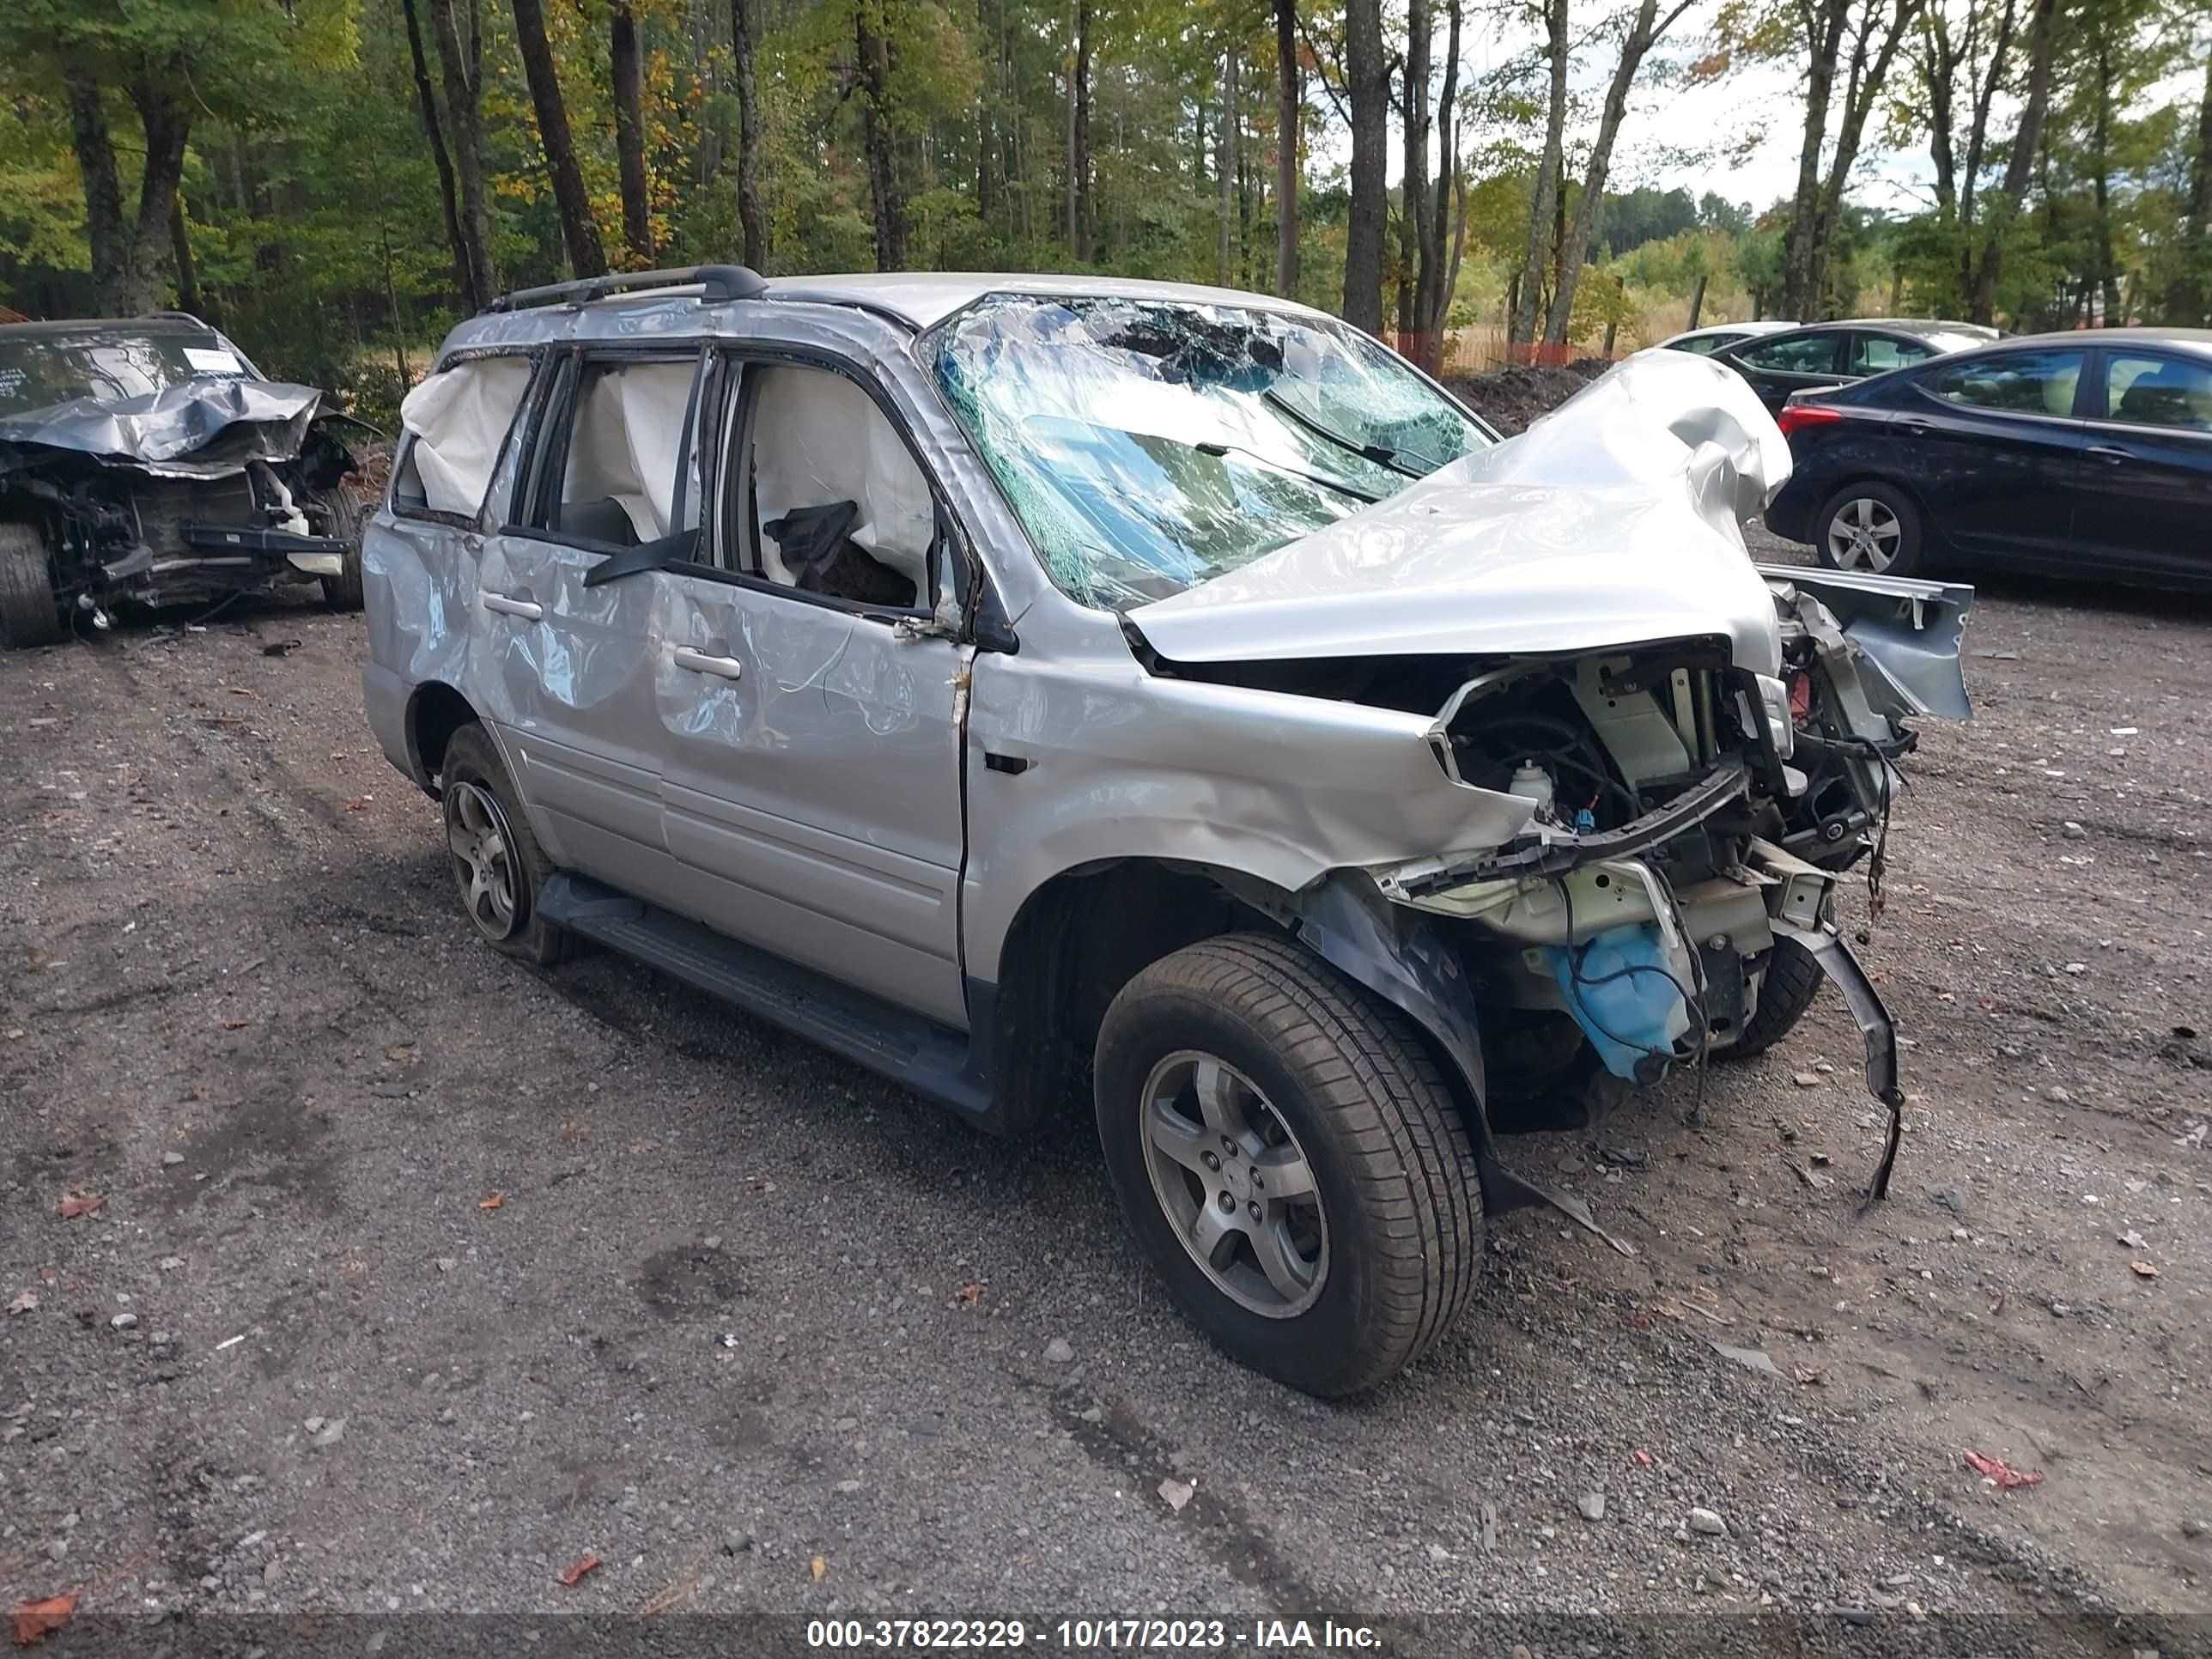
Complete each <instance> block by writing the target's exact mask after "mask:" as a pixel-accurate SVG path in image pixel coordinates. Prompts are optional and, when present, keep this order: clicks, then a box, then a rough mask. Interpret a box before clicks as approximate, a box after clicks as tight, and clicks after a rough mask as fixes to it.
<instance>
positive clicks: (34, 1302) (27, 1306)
mask: <svg viewBox="0 0 2212 1659" xmlns="http://www.w3.org/2000/svg"><path fill="white" fill-rule="evenodd" d="M38 1305H39V1293H38V1292H37V1291H24V1292H23V1293H22V1294H21V1296H19V1297H16V1298H15V1300H14V1301H13V1302H10V1303H9V1304H8V1311H9V1313H11V1314H27V1313H29V1312H30V1311H31V1310H33V1309H34V1308H36V1307H37V1306H38Z"/></svg>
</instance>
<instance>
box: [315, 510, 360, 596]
mask: <svg viewBox="0 0 2212 1659" xmlns="http://www.w3.org/2000/svg"><path fill="white" fill-rule="evenodd" d="M309 499H310V500H312V501H314V502H315V503H316V504H317V505H318V506H319V507H321V508H322V509H323V514H324V522H325V525H326V526H328V527H327V528H326V529H325V531H324V532H323V533H324V534H325V535H326V536H340V537H343V538H344V539H345V544H346V545H345V551H344V553H343V554H342V555H341V556H340V563H339V566H338V574H337V575H335V576H322V577H319V578H317V580H319V581H320V582H321V584H322V588H323V603H324V605H327V606H328V607H329V608H330V609H331V610H332V611H358V610H360V609H361V607H362V599H363V595H362V580H361V534H362V525H363V523H364V521H365V520H367V519H368V511H369V509H368V501H366V500H365V499H364V498H363V497H362V495H360V494H359V492H357V491H356V489H354V488H353V486H352V485H350V484H347V483H335V484H332V485H331V487H330V488H329V489H318V490H315V491H313V492H312V494H311V495H310V496H309Z"/></svg>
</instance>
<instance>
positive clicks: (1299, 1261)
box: [1138, 1049, 1328, 1319]
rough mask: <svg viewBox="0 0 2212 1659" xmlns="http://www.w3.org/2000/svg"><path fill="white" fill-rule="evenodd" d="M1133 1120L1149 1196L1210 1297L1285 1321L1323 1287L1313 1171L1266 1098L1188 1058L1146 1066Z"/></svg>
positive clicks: (1212, 1064)
mask: <svg viewBox="0 0 2212 1659" xmlns="http://www.w3.org/2000/svg"><path fill="white" fill-rule="evenodd" d="M1138 1110H1139V1112H1140V1113H1141V1114H1142V1115H1143V1121H1142V1123H1141V1125H1140V1127H1141V1129H1142V1131H1143V1135H1144V1146H1145V1169H1146V1173H1147V1174H1148V1175H1150V1176H1151V1177H1152V1195H1153V1197H1154V1198H1156V1199H1157V1200H1158V1201H1159V1206H1160V1209H1161V1211H1162V1212H1163V1213H1164V1214H1165V1216H1166V1217H1167V1218H1168V1223H1169V1225H1170V1226H1171V1227H1173V1228H1174V1230H1175V1233H1176V1237H1177V1238H1179V1239H1181V1240H1182V1247H1183V1249H1185V1250H1187V1251H1188V1252H1189V1253H1190V1259H1191V1260H1192V1261H1194V1262H1196V1263H1197V1264H1198V1267H1199V1270H1200V1272H1202V1273H1205V1275H1206V1278H1207V1279H1211V1280H1212V1283H1213V1286H1214V1288H1215V1289H1216V1290H1218V1291H1220V1292H1221V1293H1222V1294H1223V1295H1224V1296H1225V1297H1229V1298H1230V1300H1231V1301H1232V1302H1235V1303H1236V1304H1237V1305H1238V1306H1239V1307H1243V1308H1247V1309H1249V1310H1251V1311H1252V1312H1254V1313H1256V1314H1260V1315H1262V1316H1266V1317H1267V1318H1270V1319H1290V1318H1294V1317H1295V1316H1297V1315H1299V1314H1302V1313H1304V1311H1305V1310H1307V1309H1309V1308H1310V1307H1311V1306H1313V1304H1314V1303H1315V1301H1316V1299H1317V1298H1318V1297H1320V1295H1321V1292H1322V1286H1323V1285H1325V1284H1327V1283H1328V1218H1327V1216H1326V1214H1325V1213H1324V1212H1323V1211H1322V1202H1321V1194H1320V1192H1319V1190H1318V1188H1317V1187H1316V1183H1315V1180H1314V1169H1313V1165H1312V1164H1311V1163H1310V1162H1309V1161H1308V1159H1307V1158H1306V1155H1305V1151H1304V1148H1303V1147H1301V1146H1299V1145H1298V1140H1297V1136H1296V1135H1294V1134H1292V1133H1291V1128H1290V1126H1289V1125H1288V1124H1287V1123H1285V1121H1283V1118H1282V1115H1281V1114H1280V1113H1279V1112H1278V1111H1276V1110H1275V1109H1274V1107H1273V1105H1272V1104H1271V1103H1269V1102H1268V1099H1267V1096H1266V1095H1264V1094H1263V1093H1261V1091H1260V1090H1259V1089H1258V1088H1257V1087H1255V1085H1254V1084H1253V1083H1252V1081H1251V1079H1249V1078H1247V1077H1245V1076H1244V1075H1243V1073H1241V1072H1238V1071H1237V1069H1236V1068H1235V1067H1234V1066H1230V1065H1228V1064H1226V1063H1225V1062H1224V1061H1223V1060H1220V1059H1218V1058H1217V1057H1216V1056H1214V1055H1212V1054H1204V1053H1201V1052H1200V1051H1198V1050H1196V1049H1182V1050H1180V1051H1178V1052H1177V1053H1175V1054H1170V1055H1169V1056H1168V1057H1167V1058H1166V1059H1165V1060H1162V1061H1160V1063H1159V1064H1158V1065H1157V1066H1154V1067H1152V1075H1151V1076H1150V1077H1149V1078H1147V1079H1146V1081H1145V1090H1144V1094H1143V1097H1142V1099H1141V1101H1140V1102H1139V1107H1138Z"/></svg>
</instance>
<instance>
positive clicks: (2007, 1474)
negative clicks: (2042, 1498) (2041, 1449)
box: [1966, 1451, 2043, 1492]
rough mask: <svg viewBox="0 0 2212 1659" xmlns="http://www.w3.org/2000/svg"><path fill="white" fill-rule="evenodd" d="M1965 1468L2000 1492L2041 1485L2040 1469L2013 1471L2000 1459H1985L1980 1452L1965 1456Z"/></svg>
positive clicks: (2041, 1472)
mask: <svg viewBox="0 0 2212 1659" xmlns="http://www.w3.org/2000/svg"><path fill="white" fill-rule="evenodd" d="M1966 1467H1967V1468H1970V1469H1972V1470H1973V1471H1974V1473H1975V1474H1978V1475H1980V1476H1981V1477H1982V1478H1983V1479H1984V1480H1993V1481H1995V1482H1996V1486H1997V1490H1998V1491H2000V1492H2011V1491H2013V1490H2014V1489H2015V1488H2016V1487H2020V1486H2041V1485H2042V1484H2043V1471H2042V1470H2041V1469H2015V1468H2012V1467H2011V1466H2010V1465H2008V1463H2006V1462H2005V1461H2004V1459H2002V1457H1985V1456H1984V1455H1982V1454H1981V1453H1980V1452H1978V1451H1970V1452H1968V1453H1966Z"/></svg>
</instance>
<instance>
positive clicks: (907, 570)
mask: <svg viewBox="0 0 2212 1659" xmlns="http://www.w3.org/2000/svg"><path fill="white" fill-rule="evenodd" d="M759 398H760V402H759V404H758V406H757V410H756V412H755V415H754V417H753V432H754V434H755V436H754V439H753V479H754V486H753V487H754V495H755V498H756V500H757V502H758V504H759V509H760V518H761V522H762V523H763V524H767V523H769V522H770V521H772V520H777V519H781V518H785V517H787V515H788V514H790V513H793V512H795V511H799V510H803V509H805V508H806V507H829V506H832V505H834V504H835V503H836V502H839V501H852V502H854V503H856V504H857V505H858V507H859V508H860V513H859V516H858V518H857V519H856V520H855V521H854V525H853V527H852V529H851V531H850V532H848V534H849V535H850V537H851V538H852V539H853V540H854V542H857V543H858V544H860V546H862V547H864V548H866V550H868V551H869V552H870V553H871V554H872V555H873V556H875V557H876V558H877V559H878V560H880V561H882V562H884V564H886V565H888V566H890V568H892V569H894V570H896V571H897V572H898V573H899V574H901V575H902V576H905V577H907V578H908V579H909V580H912V581H913V583H914V591H915V592H916V593H917V594H920V595H923V596H925V598H924V601H923V602H924V603H927V597H926V596H927V594H928V592H929V544H930V542H931V540H932V538H933V537H934V535H935V533H936V525H937V515H936V510H935V507H934V506H933V503H932V501H931V500H930V495H929V484H928V483H927V480H926V479H925V478H924V477H922V474H921V467H920V466H918V465H916V464H915V459H914V456H913V454H912V453H911V452H910V451H908V448H907V447H906V441H905V440H904V439H902V438H901V437H900V436H899V435H898V430H897V428H895V427H894V426H892V425H891V423H890V420H889V418H888V417H886V416H884V412H883V410H880V409H879V408H878V407H877V406H876V401H875V399H874V398H871V397H870V396H869V395H868V394H867V393H866V392H863V391H862V390H861V389H860V387H859V386H855V385H854V384H853V382H852V381H850V380H847V379H845V378H844V376H842V375H841V374H831V373H829V371H828V370H826V369H815V368H770V369H769V370H767V371H765V372H764V373H763V374H762V375H761V380H760V392H759ZM761 557H762V562H763V565H765V566H766V567H767V568H768V571H769V574H770V575H771V576H774V577H775V578H776V579H777V580H782V581H790V580H793V573H792V572H791V571H790V570H789V569H788V568H779V567H781V566H782V563H783V562H782V560H781V558H780V557H779V556H777V553H776V550H775V544H774V543H773V542H771V541H769V540H768V539H767V538H763V541H762V546H761Z"/></svg>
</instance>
